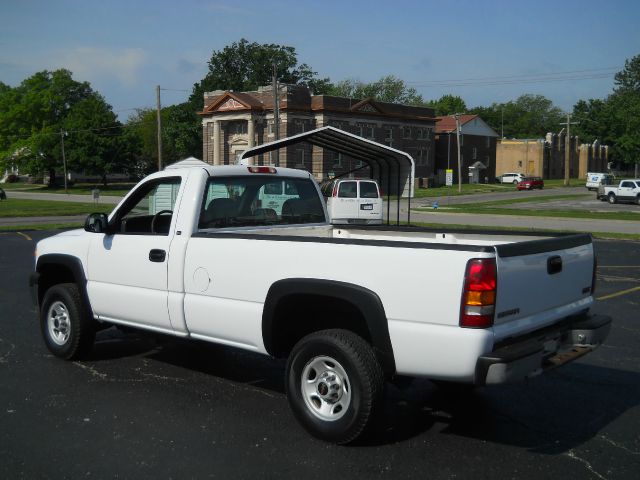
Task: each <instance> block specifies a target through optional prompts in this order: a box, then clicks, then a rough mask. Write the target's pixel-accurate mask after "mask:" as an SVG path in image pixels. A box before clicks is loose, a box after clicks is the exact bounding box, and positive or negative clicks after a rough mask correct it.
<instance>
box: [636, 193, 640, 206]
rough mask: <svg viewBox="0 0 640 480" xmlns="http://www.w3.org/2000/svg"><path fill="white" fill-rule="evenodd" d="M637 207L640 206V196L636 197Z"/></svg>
mask: <svg viewBox="0 0 640 480" xmlns="http://www.w3.org/2000/svg"><path fill="white" fill-rule="evenodd" d="M636 205H640V195H638V196H637V197H636Z"/></svg>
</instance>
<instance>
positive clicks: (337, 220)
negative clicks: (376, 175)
mask: <svg viewBox="0 0 640 480" xmlns="http://www.w3.org/2000/svg"><path fill="white" fill-rule="evenodd" d="M322 190H323V194H324V195H325V196H326V197H327V211H328V213H329V219H330V221H331V223H334V224H360V225H379V224H381V223H382V195H381V194H380V187H379V186H378V183H377V182H376V181H375V180H369V179H340V180H335V181H333V182H331V183H330V184H329V186H324V187H323V189H322Z"/></svg>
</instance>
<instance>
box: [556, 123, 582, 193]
mask: <svg viewBox="0 0 640 480" xmlns="http://www.w3.org/2000/svg"><path fill="white" fill-rule="evenodd" d="M579 123H580V122H572V121H571V114H570V113H567V122H566V123H561V124H560V125H566V126H567V137H566V138H565V140H564V183H563V184H564V186H565V187H568V186H569V184H570V182H569V176H570V173H571V125H578V124H579Z"/></svg>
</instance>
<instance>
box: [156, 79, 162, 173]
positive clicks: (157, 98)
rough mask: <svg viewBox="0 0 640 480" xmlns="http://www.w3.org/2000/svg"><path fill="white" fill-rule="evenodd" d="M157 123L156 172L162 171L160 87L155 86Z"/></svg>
mask: <svg viewBox="0 0 640 480" xmlns="http://www.w3.org/2000/svg"><path fill="white" fill-rule="evenodd" d="M156 103H157V112H156V117H157V122H158V171H160V170H162V118H161V116H160V85H157V86H156Z"/></svg>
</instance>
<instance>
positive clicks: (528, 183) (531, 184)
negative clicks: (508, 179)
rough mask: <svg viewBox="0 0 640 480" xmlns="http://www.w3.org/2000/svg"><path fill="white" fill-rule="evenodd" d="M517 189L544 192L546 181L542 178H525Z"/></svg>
mask: <svg viewBox="0 0 640 480" xmlns="http://www.w3.org/2000/svg"><path fill="white" fill-rule="evenodd" d="M516 188H517V189H518V190H533V189H534V188H539V189H540V190H542V189H543V188H544V180H542V178H540V177H524V178H523V179H522V180H520V181H519V182H518V184H517V185H516Z"/></svg>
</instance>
